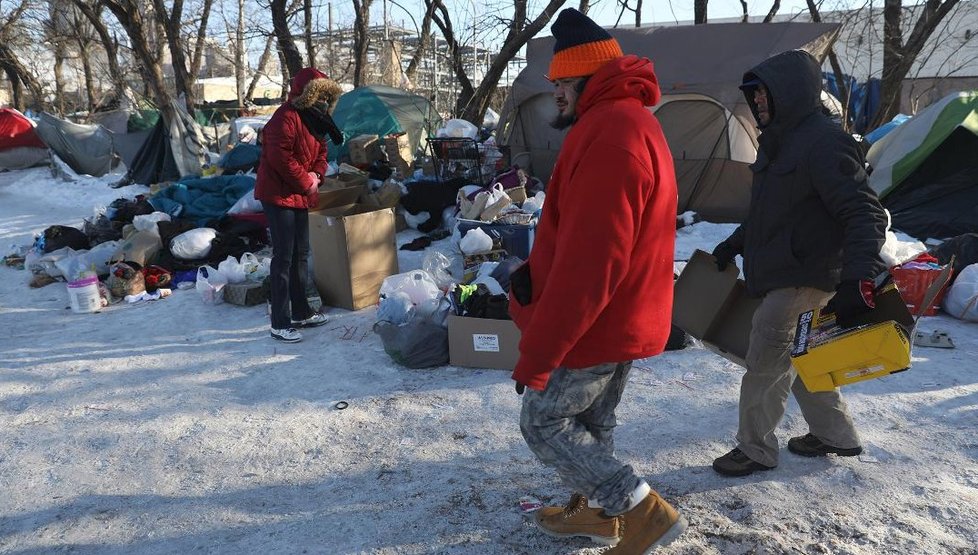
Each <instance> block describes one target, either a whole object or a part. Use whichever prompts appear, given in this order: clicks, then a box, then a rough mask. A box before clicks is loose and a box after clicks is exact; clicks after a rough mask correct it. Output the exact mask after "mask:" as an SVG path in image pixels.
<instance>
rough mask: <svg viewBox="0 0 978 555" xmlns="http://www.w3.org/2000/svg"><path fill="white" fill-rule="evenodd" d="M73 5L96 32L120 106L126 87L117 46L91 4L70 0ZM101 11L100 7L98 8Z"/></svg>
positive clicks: (82, 0) (80, 0) (83, 0)
mask: <svg viewBox="0 0 978 555" xmlns="http://www.w3.org/2000/svg"><path fill="white" fill-rule="evenodd" d="M72 2H73V3H74V5H75V7H76V8H78V10H79V11H81V13H82V14H83V15H84V16H85V18H86V19H88V22H89V23H91V25H92V27H93V28H94V29H95V32H96V33H98V38H99V41H100V42H101V43H102V48H103V49H104V50H105V59H106V61H107V62H108V64H109V76H110V77H111V79H112V84H113V86H114V87H115V95H116V99H117V100H118V101H119V106H120V108H121V107H122V99H123V98H125V96H126V89H127V88H128V86H127V84H126V79H125V76H124V75H123V74H122V68H120V67H119V56H118V54H117V52H118V48H117V47H116V42H115V40H114V39H113V38H112V35H110V34H109V30H108V28H106V26H105V22H103V21H102V17H101V15H100V13H99V12H96V11H95V10H94V9H93V8H92V7H91V6H89V5H88V4H86V3H85V0H72ZM100 11H101V9H100Z"/></svg>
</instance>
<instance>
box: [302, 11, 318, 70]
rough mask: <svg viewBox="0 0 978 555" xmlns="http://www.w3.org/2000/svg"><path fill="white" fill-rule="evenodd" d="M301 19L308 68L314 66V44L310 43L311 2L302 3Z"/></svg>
mask: <svg viewBox="0 0 978 555" xmlns="http://www.w3.org/2000/svg"><path fill="white" fill-rule="evenodd" d="M302 18H303V21H304V22H305V25H304V26H303V30H304V31H305V33H304V36H305V38H306V57H307V59H308V60H309V66H310V67H315V66H316V44H315V43H314V42H312V0H303V1H302Z"/></svg>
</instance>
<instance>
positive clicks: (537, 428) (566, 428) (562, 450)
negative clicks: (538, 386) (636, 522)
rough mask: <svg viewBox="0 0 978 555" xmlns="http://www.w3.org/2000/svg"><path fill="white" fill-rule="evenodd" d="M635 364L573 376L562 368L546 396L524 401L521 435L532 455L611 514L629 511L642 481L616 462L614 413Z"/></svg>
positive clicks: (554, 375) (530, 394)
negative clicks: (633, 495)
mask: <svg viewBox="0 0 978 555" xmlns="http://www.w3.org/2000/svg"><path fill="white" fill-rule="evenodd" d="M631 368H632V363H631V361H629V362H623V363H611V364H602V365H599V366H592V367H590V368H582V369H574V370H569V369H567V368H558V369H557V370H554V372H553V373H552V374H551V375H550V381H549V382H548V383H547V388H546V389H545V390H543V391H535V390H532V389H527V390H526V393H525V394H524V395H523V410H522V412H521V413H520V429H521V430H522V432H523V438H524V439H525V440H526V444H527V445H528V446H529V447H530V450H531V451H533V453H534V454H535V455H536V456H537V458H539V459H540V461H541V462H543V464H545V465H547V466H550V467H553V468H555V469H556V470H557V473H558V474H559V475H560V477H561V478H562V479H563V481H564V483H566V484H567V485H568V486H570V487H571V488H573V490H574V491H575V492H579V493H582V494H584V495H586V496H587V498H588V499H590V500H593V501H596V502H598V503H599V504H600V505H601V506H602V507H604V509H605V510H606V511H607V512H608V513H609V514H619V513H622V512H624V511H626V510H627V509H628V504H629V498H628V496H629V494H631V493H632V491H634V490H635V488H637V487H638V486H639V483H640V482H641V479H640V478H639V477H638V476H637V475H636V474H635V471H634V470H632V467H631V466H628V465H626V464H623V463H622V462H621V461H619V460H618V459H616V458H615V456H614V449H615V445H614V439H613V437H612V434H613V432H614V429H615V426H616V425H617V421H616V419H615V408H616V407H617V406H618V403H619V402H620V401H621V394H622V391H623V390H624V389H625V382H626V381H627V380H628V372H629V370H631Z"/></svg>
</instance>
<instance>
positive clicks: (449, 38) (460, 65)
mask: <svg viewBox="0 0 978 555" xmlns="http://www.w3.org/2000/svg"><path fill="white" fill-rule="evenodd" d="M429 2H432V3H434V5H435V8H436V9H437V11H436V13H434V14H433V15H432V19H433V20H434V22H435V25H437V26H438V28H439V29H440V30H441V35H442V37H444V39H445V43H446V46H447V47H448V58H449V60H451V64H452V72H453V73H455V80H456V81H457V83H458V97H457V98H456V99H455V111H454V113H455V114H456V115H457V116H461V114H462V113H463V112H464V111H465V108H466V106H468V105H469V101H471V100H472V96H473V95H474V94H475V90H474V89H473V87H472V81H471V80H470V79H469V75H468V73H467V72H466V71H465V61H464V60H463V59H462V52H461V48H460V47H459V44H458V39H456V38H455V30H454V29H453V28H452V19H451V16H450V15H449V13H448V10H447V9H446V8H445V4H444V3H443V2H442V0H425V4H426V5H427V4H428V3H429ZM561 3H563V2H561ZM514 6H515V8H516V11H515V13H514V14H513V21H514V22H517V21H518V22H519V24H520V25H522V24H523V23H525V19H526V1H525V0H517V1H516V2H514ZM514 24H515V23H514ZM507 39H508V37H507ZM506 42H508V40H506V41H504V42H503V46H504V47H505V45H506ZM436 88H437V87H436ZM481 123H482V122H481V121H480V122H479V124H481Z"/></svg>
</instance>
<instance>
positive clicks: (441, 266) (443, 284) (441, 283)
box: [421, 250, 456, 291]
mask: <svg viewBox="0 0 978 555" xmlns="http://www.w3.org/2000/svg"><path fill="white" fill-rule="evenodd" d="M451 266H452V262H451V260H449V259H448V257H447V256H445V255H444V254H442V253H440V252H438V251H431V250H430V251H428V252H427V253H425V255H424V261H423V262H422V263H421V269H422V270H424V271H426V272H428V274H430V275H431V278H432V279H433V280H435V284H436V285H438V288H439V289H441V290H442V291H444V290H446V289H448V287H449V286H450V285H451V284H453V283H455V281H456V280H455V278H453V277H452V274H451V273H450V272H449V271H448V269H449V268H450V267H451Z"/></svg>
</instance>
